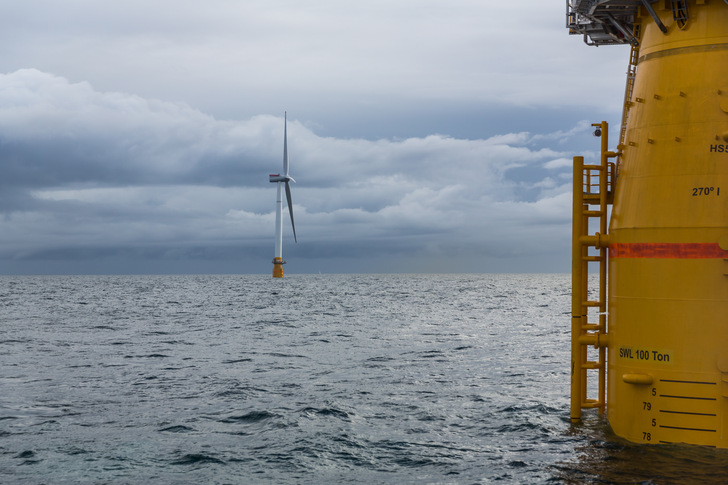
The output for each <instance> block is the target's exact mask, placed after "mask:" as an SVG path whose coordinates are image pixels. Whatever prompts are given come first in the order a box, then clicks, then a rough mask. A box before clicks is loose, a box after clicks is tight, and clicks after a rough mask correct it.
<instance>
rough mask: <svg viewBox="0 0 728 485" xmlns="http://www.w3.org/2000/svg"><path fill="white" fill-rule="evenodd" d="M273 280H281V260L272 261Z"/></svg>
mask: <svg viewBox="0 0 728 485" xmlns="http://www.w3.org/2000/svg"><path fill="white" fill-rule="evenodd" d="M273 278H283V259H282V258H274V259H273Z"/></svg>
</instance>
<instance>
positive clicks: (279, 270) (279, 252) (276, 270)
mask: <svg viewBox="0 0 728 485" xmlns="http://www.w3.org/2000/svg"><path fill="white" fill-rule="evenodd" d="M291 180H293V177H291V176H290V175H288V113H287V112H284V114H283V175H281V174H279V173H275V174H271V175H270V178H269V181H270V183H277V184H278V199H277V201H276V254H275V257H274V258H273V278H283V265H284V264H286V262H285V261H283V186H284V185H285V187H286V200H287V201H288V213H289V214H290V215H291V227H292V228H293V240H294V241H295V242H296V243H297V242H298V240H297V239H296V224H294V222H293V202H292V201H291V186H290V184H289V183H288V182H289V181H291ZM293 181H294V182H295V180H293Z"/></svg>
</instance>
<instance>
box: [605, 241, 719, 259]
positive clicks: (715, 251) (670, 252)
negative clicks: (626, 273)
mask: <svg viewBox="0 0 728 485" xmlns="http://www.w3.org/2000/svg"><path fill="white" fill-rule="evenodd" d="M609 257H610V258H635V259H636V258H658V259H718V258H728V251H726V250H724V249H721V248H720V246H718V244H716V243H615V244H610V245H609Z"/></svg>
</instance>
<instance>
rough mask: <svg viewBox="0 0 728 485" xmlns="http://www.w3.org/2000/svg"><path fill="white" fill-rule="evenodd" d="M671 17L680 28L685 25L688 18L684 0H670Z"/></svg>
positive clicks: (686, 5)
mask: <svg viewBox="0 0 728 485" xmlns="http://www.w3.org/2000/svg"><path fill="white" fill-rule="evenodd" d="M672 18H673V20H675V22H677V26H678V27H679V28H680V29H681V30H682V29H684V28H685V27H687V25H688V20H690V14H689V13H688V4H687V2H685V1H684V0H672Z"/></svg>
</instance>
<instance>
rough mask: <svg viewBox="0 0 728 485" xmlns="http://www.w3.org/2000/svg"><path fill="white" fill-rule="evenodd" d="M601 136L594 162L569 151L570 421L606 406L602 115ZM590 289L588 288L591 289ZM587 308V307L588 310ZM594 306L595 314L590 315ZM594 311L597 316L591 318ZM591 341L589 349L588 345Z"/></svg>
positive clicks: (606, 179)
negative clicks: (594, 277) (595, 279)
mask: <svg viewBox="0 0 728 485" xmlns="http://www.w3.org/2000/svg"><path fill="white" fill-rule="evenodd" d="M592 126H594V127H596V130H595V135H596V134H597V131H598V132H599V134H598V136H601V142H602V143H601V145H602V146H601V157H600V163H599V164H598V165H585V164H584V157H578V156H577V157H574V183H573V185H574V187H573V216H572V217H573V219H572V268H571V278H572V280H571V294H572V302H571V421H572V422H579V421H580V420H581V411H582V409H585V408H597V409H598V410H599V414H603V413H604V408H605V406H606V399H605V396H606V348H607V346H608V343H609V339H608V334H607V248H608V246H609V238H608V236H607V219H608V213H607V206H608V205H609V204H611V203H612V201H613V190H612V187H613V182H614V171H615V165H614V163H612V162H610V161H609V159H610V158H614V157H616V156H617V153H615V152H610V151H609V150H608V146H609V125H608V124H607V122H606V121H602V122H601V123H598V124H594V125H592ZM592 219H596V220H597V221H598V223H599V230H598V231H597V232H595V233H594V234H590V229H589V228H590V221H591V220H592ZM590 263H597V264H598V266H599V287H598V289H597V291H598V295H599V296H598V298H597V299H596V300H590V299H589V298H590V289H591V288H590V281H589V264H590ZM592 292H593V291H592ZM590 310H591V311H590ZM595 310H596V316H595V315H594V313H595ZM595 317H596V321H595V320H594V318H595ZM590 346H593V347H594V349H595V350H594V351H590V349H589V347H590ZM594 354H596V355H594ZM591 370H596V371H597V373H598V377H597V378H598V380H597V389H598V391H597V392H598V396H597V397H596V398H589V397H588V388H589V374H590V373H589V371H591Z"/></svg>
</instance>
